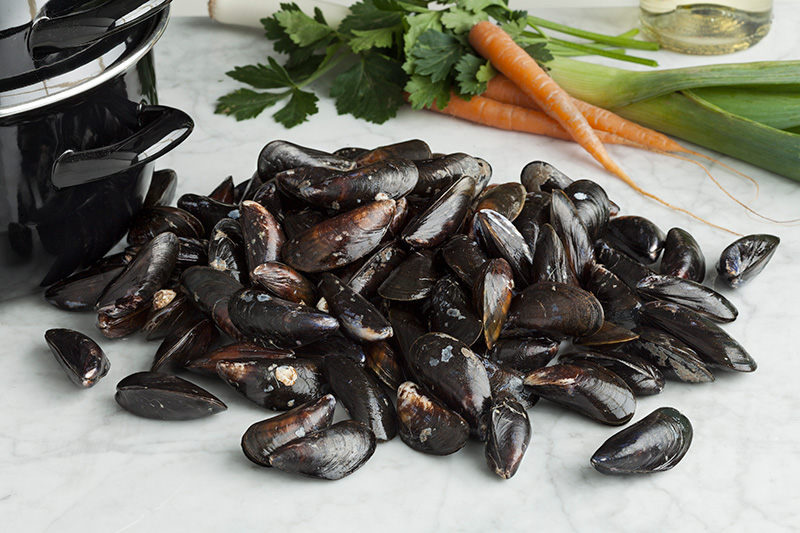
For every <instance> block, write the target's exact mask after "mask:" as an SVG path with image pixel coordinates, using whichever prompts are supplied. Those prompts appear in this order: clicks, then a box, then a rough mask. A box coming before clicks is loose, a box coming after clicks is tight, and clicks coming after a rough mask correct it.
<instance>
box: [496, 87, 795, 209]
mask: <svg viewBox="0 0 800 533" xmlns="http://www.w3.org/2000/svg"><path fill="white" fill-rule="evenodd" d="M482 96H485V97H488V98H491V99H493V100H497V101H499V102H503V103H506V104H511V105H515V106H519V107H522V108H528V109H538V105H537V104H536V102H535V101H534V100H533V99H532V98H530V97H529V96H528V95H527V94H525V92H523V91H522V89H520V87H518V86H517V85H516V84H515V83H514V82H512V81H511V80H509V79H508V78H506V77H505V76H503V75H502V74H497V75H495V76H494V77H493V78H492V79H491V80H489V83H488V85H487V88H486V91H484V92H483V95H482ZM572 101H573V103H574V104H575V106H576V107H577V108H578V109H579V110H580V111H581V113H582V114H583V115H584V117H586V121H587V122H588V123H589V125H590V126H591V127H592V128H594V129H595V130H596V131H597V133H598V135H600V134H601V133H602V132H607V133H610V134H613V135H616V136H618V137H619V138H621V139H624V140H626V141H628V142H625V143H622V142H615V141H614V140H606V139H602V140H603V142H604V143H614V144H626V145H628V146H635V147H639V148H644V149H646V150H650V151H654V152H658V153H662V154H664V155H668V156H671V157H676V158H678V159H681V160H683V161H688V162H689V163H693V164H695V165H698V166H699V167H700V168H701V169H703V171H704V172H705V173H706V175H708V177H709V178H710V179H711V181H712V182H714V184H715V185H716V186H717V187H718V188H719V189H720V190H721V191H722V192H723V193H724V194H725V195H726V196H728V198H730V199H731V200H733V201H734V202H736V203H737V204H739V205H740V206H741V207H743V208H744V209H745V210H747V211H749V212H750V213H752V214H753V215H755V216H757V217H759V218H762V219H764V220H767V221H770V222H774V223H776V224H791V223H795V222H797V220H796V219H795V220H775V219H773V218H770V217H768V216H766V215H763V214H761V213H759V212H757V211H755V210H754V209H752V208H751V207H750V206H748V205H747V204H745V203H744V202H742V201H741V200H740V199H739V198H736V197H735V196H734V195H733V194H731V192H730V191H728V190H727V189H726V188H725V187H724V186H723V185H722V184H721V183H720V182H719V181H718V180H717V179H716V178H715V177H714V176H713V175H712V174H711V172H710V171H709V170H708V168H706V167H705V166H704V165H703V164H702V163H699V162H697V161H694V160H692V159H689V158H687V157H680V156H678V155H676V153H681V154H687V155H693V156H695V157H700V158H703V159H707V160H709V161H712V162H714V163H717V164H719V165H720V166H722V167H724V168H727V169H728V170H730V171H731V172H734V173H736V174H738V175H740V176H742V177H744V178H745V179H747V180H749V181H750V182H751V183H753V185H755V187H756V195H755V197H756V198H757V197H758V191H759V186H758V182H757V181H756V180H755V179H753V178H752V177H751V176H748V175H747V174H744V173H743V172H740V171H738V170H736V169H734V168H732V167H730V166H728V165H726V164H725V163H722V162H721V161H718V160H717V159H714V158H713V157H710V156H707V155H705V154H701V153H699V152H695V151H694V150H689V149H688V148H685V147H683V146H681V145H680V144H678V143H677V142H675V141H673V140H672V139H670V138H669V137H667V136H666V135H664V134H662V133H659V132H657V131H655V130H652V129H650V128H646V127H644V126H640V125H639V124H636V123H635V122H631V121H630V120H627V119H624V118H622V117H621V116H619V115H617V114H615V113H612V112H611V111H608V110H606V109H603V108H601V107H597V106H595V105H592V104H589V103H587V102H584V101H583V100H579V99H577V98H574V97H573V98H572ZM754 199H755V198H754Z"/></svg>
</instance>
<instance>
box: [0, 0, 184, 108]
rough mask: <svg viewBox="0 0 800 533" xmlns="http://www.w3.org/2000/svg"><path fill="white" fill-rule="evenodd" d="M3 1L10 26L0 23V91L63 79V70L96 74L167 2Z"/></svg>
mask: <svg viewBox="0 0 800 533" xmlns="http://www.w3.org/2000/svg"><path fill="white" fill-rule="evenodd" d="M3 1H4V4H5V3H6V2H7V3H8V5H4V6H3V8H4V9H7V10H8V15H7V16H5V14H4V17H3V18H4V25H6V24H9V23H10V24H11V26H8V27H3V28H0V65H3V68H2V72H0V93H5V92H8V91H12V90H20V89H24V88H26V87H27V86H30V85H36V84H38V83H41V82H44V81H45V80H52V79H54V78H61V81H60V83H63V82H64V79H63V76H64V75H65V74H67V73H69V72H71V71H79V72H80V74H77V75H76V76H75V77H76V78H79V77H83V76H85V75H97V74H98V73H99V72H101V71H102V68H103V67H102V65H109V64H111V63H112V62H113V61H114V60H116V59H118V58H119V57H121V56H122V55H123V54H124V53H125V47H126V46H131V45H132V46H136V44H138V43H136V42H131V40H130V38H129V34H131V33H132V32H135V30H136V28H137V27H139V26H141V25H143V24H145V23H146V21H147V20H149V19H150V18H151V17H153V15H155V14H157V13H159V12H160V11H161V10H163V9H164V8H165V7H166V6H167V5H168V4H169V2H170V0H91V1H86V0H49V1H43V0H3ZM23 7H24V8H25V9H23ZM26 16H27V20H25V18H26ZM6 20H7V21H8V22H6ZM121 45H122V46H121ZM90 65H94V66H90ZM85 67H88V69H87V68H85Z"/></svg>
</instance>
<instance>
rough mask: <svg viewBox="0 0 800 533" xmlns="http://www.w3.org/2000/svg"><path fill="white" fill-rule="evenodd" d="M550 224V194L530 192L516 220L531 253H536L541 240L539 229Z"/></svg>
mask: <svg viewBox="0 0 800 533" xmlns="http://www.w3.org/2000/svg"><path fill="white" fill-rule="evenodd" d="M549 222H550V193H547V192H540V191H537V192H529V193H528V194H526V195H525V204H524V205H523V206H522V211H521V212H520V214H519V216H518V217H517V218H515V219H514V226H516V227H517V229H518V230H519V232H520V233H521V234H522V237H523V238H524V239H525V242H527V243H528V247H529V248H530V249H531V253H532V254H535V253H536V243H537V241H538V240H539V229H540V228H541V227H542V226H544V225H545V224H547V223H549Z"/></svg>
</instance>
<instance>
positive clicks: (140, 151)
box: [51, 104, 194, 190]
mask: <svg viewBox="0 0 800 533" xmlns="http://www.w3.org/2000/svg"><path fill="white" fill-rule="evenodd" d="M139 123H140V124H142V128H141V129H140V130H138V131H137V132H135V133H134V134H133V135H131V136H130V137H128V138H127V139H125V140H123V141H121V142H118V143H115V144H112V145H109V146H103V147H101V148H94V149H92V150H85V151H82V152H74V151H72V150H66V151H64V153H62V154H61V155H60V156H58V157H57V158H56V160H55V163H54V164H53V171H52V174H51V181H52V183H53V187H54V188H55V189H56V190H58V189H63V188H65V187H73V186H75V185H82V184H84V183H89V182H92V181H98V180H102V179H105V178H110V177H111V176H112V175H114V174H117V173H119V172H123V171H125V170H132V169H135V168H138V167H141V166H142V165H146V164H148V163H150V162H151V161H153V160H155V159H156V158H158V157H161V156H162V155H164V154H165V153H167V152H169V151H170V150H172V149H173V148H175V147H176V146H178V145H179V144H180V143H182V142H183V141H184V139H186V137H188V136H189V134H190V133H191V132H192V129H193V128H194V122H193V121H192V119H191V117H189V115H187V114H186V113H184V112H183V111H180V110H178V109H174V108H171V107H166V106H159V105H144V104H140V105H139Z"/></svg>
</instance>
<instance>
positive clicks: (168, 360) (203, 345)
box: [150, 319, 220, 372]
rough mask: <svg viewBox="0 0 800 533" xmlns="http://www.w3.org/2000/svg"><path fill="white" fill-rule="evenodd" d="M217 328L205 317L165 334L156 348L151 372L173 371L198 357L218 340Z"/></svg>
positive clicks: (180, 368)
mask: <svg viewBox="0 0 800 533" xmlns="http://www.w3.org/2000/svg"><path fill="white" fill-rule="evenodd" d="M219 337H220V334H219V330H218V329H217V326H216V325H214V322H213V321H212V320H211V319H205V320H201V321H199V322H197V323H196V324H190V325H187V326H184V327H182V328H177V329H175V330H174V331H172V332H171V333H170V334H169V335H167V336H166V337H165V338H164V340H163V341H162V342H161V344H160V345H159V347H158V349H157V350H156V355H155V357H154V359H153V365H152V366H151V367H150V371H151V372H175V371H177V370H182V369H183V368H184V366H186V363H187V362H188V361H190V360H192V359H195V358H197V357H200V356H201V355H202V354H203V353H205V352H206V351H208V350H209V349H212V348H214V346H216V345H217V342H218V341H219Z"/></svg>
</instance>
